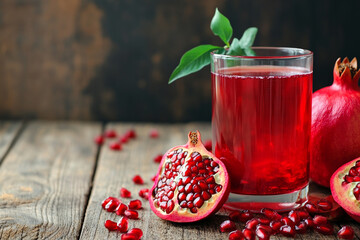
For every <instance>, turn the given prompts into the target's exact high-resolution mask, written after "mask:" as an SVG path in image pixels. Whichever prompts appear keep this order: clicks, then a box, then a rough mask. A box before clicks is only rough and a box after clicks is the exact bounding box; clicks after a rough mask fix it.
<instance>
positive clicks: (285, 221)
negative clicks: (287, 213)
mask: <svg viewBox="0 0 360 240" xmlns="http://www.w3.org/2000/svg"><path fill="white" fill-rule="evenodd" d="M281 222H282V223H283V224H284V225H287V226H290V227H292V228H294V227H295V223H294V222H293V221H292V220H291V219H290V218H289V217H283V218H282V219H281Z"/></svg>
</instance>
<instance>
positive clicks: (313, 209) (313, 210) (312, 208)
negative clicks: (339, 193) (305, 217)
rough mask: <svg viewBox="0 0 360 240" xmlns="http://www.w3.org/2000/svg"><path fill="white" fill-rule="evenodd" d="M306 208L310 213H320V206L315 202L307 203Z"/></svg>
mask: <svg viewBox="0 0 360 240" xmlns="http://www.w3.org/2000/svg"><path fill="white" fill-rule="evenodd" d="M305 208H306V210H307V211H308V212H309V213H310V214H315V213H318V211H319V210H318V208H317V207H316V206H315V204H313V203H306V204H305Z"/></svg>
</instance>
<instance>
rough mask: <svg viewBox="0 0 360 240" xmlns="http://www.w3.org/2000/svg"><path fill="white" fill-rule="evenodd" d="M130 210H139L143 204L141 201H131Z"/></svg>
mask: <svg viewBox="0 0 360 240" xmlns="http://www.w3.org/2000/svg"><path fill="white" fill-rule="evenodd" d="M128 206H129V209H134V210H138V209H141V206H142V203H141V201H140V200H139V199H135V200H131V201H130V202H129V205H128Z"/></svg>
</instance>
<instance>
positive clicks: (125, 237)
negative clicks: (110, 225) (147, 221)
mask: <svg viewBox="0 0 360 240" xmlns="http://www.w3.org/2000/svg"><path fill="white" fill-rule="evenodd" d="M139 239H140V238H139V237H138V236H137V235H136V234H133V233H125V234H122V235H121V240H139Z"/></svg>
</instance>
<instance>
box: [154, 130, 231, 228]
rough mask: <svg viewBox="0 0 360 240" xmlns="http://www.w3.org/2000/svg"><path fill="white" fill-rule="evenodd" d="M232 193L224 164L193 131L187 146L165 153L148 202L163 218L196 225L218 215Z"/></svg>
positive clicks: (197, 133)
mask: <svg viewBox="0 0 360 240" xmlns="http://www.w3.org/2000/svg"><path fill="white" fill-rule="evenodd" d="M229 190H230V188H229V177H228V173H227V171H226V169H225V165H224V164H223V163H222V162H221V161H220V160H219V159H217V158H216V157H215V156H214V155H212V154H211V153H210V152H208V151H207V150H206V149H205V147H204V146H203V145H202V143H201V137H200V133H199V132H190V133H189V141H188V143H187V144H185V145H182V146H177V147H174V148H172V149H170V150H169V151H167V152H166V153H165V154H164V156H163V158H162V160H161V163H160V164H159V170H158V173H157V177H156V179H155V183H154V186H153V187H152V189H151V190H150V198H149V203H150V207H151V209H152V210H153V212H154V213H155V214H156V215H157V216H159V217H160V218H162V219H165V220H169V221H172V222H194V221H198V220H200V219H203V218H205V217H207V216H209V215H211V214H213V213H215V212H217V210H219V208H220V207H221V206H222V205H223V203H224V202H225V201H226V200H227V197H228V196H229Z"/></svg>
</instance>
